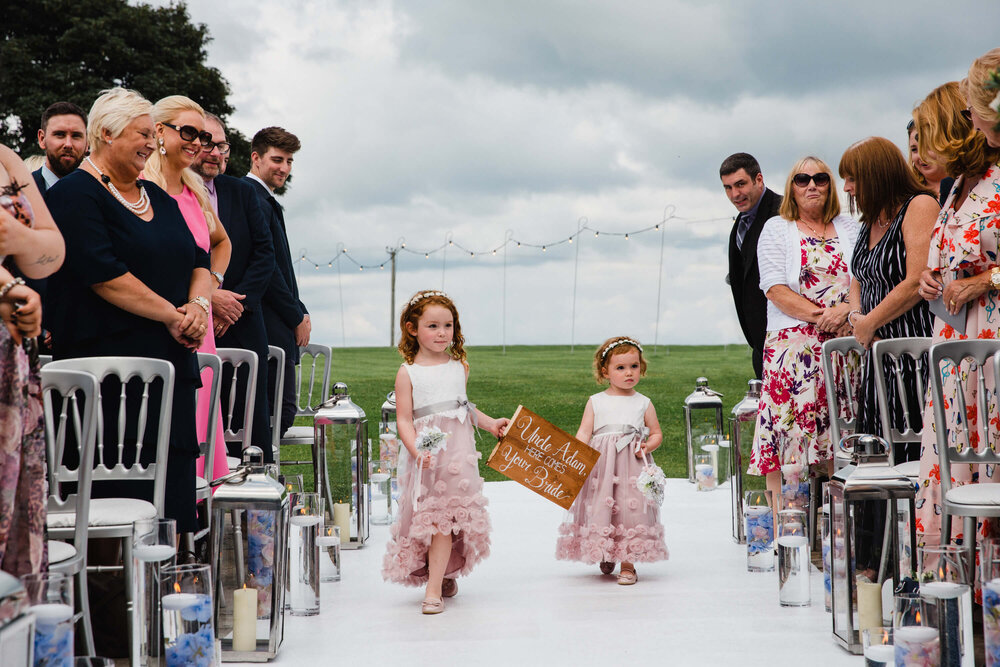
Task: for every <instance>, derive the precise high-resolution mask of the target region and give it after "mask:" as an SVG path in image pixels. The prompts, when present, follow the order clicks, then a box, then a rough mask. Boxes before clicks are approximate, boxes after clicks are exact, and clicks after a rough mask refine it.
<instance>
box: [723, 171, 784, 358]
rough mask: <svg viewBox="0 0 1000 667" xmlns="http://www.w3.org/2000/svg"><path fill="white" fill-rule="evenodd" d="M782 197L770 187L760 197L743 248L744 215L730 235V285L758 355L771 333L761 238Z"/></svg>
mask: <svg viewBox="0 0 1000 667" xmlns="http://www.w3.org/2000/svg"><path fill="white" fill-rule="evenodd" d="M780 207H781V195H779V194H776V193H774V192H772V191H771V190H770V189H769V188H767V189H765V190H764V194H762V195H761V196H760V206H758V208H757V217H755V218H754V221H753V224H752V225H750V229H748V230H747V233H746V236H744V237H743V247H742V248H737V247H736V230H737V229H738V228H739V225H740V219H741V218H742V217H743V215H744V214H743V213H741V214H739V215H738V216H736V222H735V223H734V224H733V230H732V232H730V234H729V286H730V288H731V289H732V291H733V303H734V304H735V305H736V315H737V316H738V317H739V320H740V327H741V328H742V329H743V336H744V337H745V338H746V339H747V343H749V344H750V347H752V348H753V349H754V350H755V351H756V352H757V353H758V354H759V353H760V351H761V350H763V349H764V335H765V333H766V332H767V297H765V296H764V293H763V292H762V291H760V268H759V266H758V265H757V239H758V238H759V237H760V231H761V230H762V229H763V228H764V223H766V222H767V221H768V220H770V219H771V218H773V217H774V216H776V215H778V208H780Z"/></svg>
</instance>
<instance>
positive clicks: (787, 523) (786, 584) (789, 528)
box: [778, 510, 810, 607]
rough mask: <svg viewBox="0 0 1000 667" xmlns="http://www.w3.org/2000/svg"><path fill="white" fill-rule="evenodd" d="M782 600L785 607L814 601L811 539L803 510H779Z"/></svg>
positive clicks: (779, 598) (803, 604) (780, 587)
mask: <svg viewBox="0 0 1000 667" xmlns="http://www.w3.org/2000/svg"><path fill="white" fill-rule="evenodd" d="M778 602H779V603H780V604H781V606H782V607H807V606H809V603H810V596H809V538H808V537H806V513H805V512H803V511H801V510H782V511H780V512H778Z"/></svg>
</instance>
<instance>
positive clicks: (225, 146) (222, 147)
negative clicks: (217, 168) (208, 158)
mask: <svg viewBox="0 0 1000 667" xmlns="http://www.w3.org/2000/svg"><path fill="white" fill-rule="evenodd" d="M216 148H218V149H219V155H229V142H228V141H220V142H219V143H217V144H216V143H213V142H211V141H210V142H208V143H207V144H204V143H203V144H202V146H201V150H202V152H205V153H211V152H212V151H213V150H215V149H216Z"/></svg>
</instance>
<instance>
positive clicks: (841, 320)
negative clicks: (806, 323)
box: [812, 302, 851, 336]
mask: <svg viewBox="0 0 1000 667" xmlns="http://www.w3.org/2000/svg"><path fill="white" fill-rule="evenodd" d="M850 312H851V304H849V303H847V302H844V303H839V304H837V305H836V306H831V307H829V308H817V309H816V310H814V311H813V312H812V315H813V317H815V318H816V320H815V324H816V328H817V329H819V330H820V331H828V332H830V333H832V334H834V335H835V336H850V335H851V325H850V324H849V323H848V321H847V315H848V314H849V313H850Z"/></svg>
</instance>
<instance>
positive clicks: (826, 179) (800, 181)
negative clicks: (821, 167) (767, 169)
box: [792, 171, 830, 188]
mask: <svg viewBox="0 0 1000 667" xmlns="http://www.w3.org/2000/svg"><path fill="white" fill-rule="evenodd" d="M809 181H812V182H813V183H815V184H816V187H819V188H821V187H823V186H824V185H829V183H830V174H828V173H826V172H825V171H821V172H819V173H818V174H795V175H794V176H792V183H795V185H797V186H799V187H801V188H804V187H806V186H808V185H809Z"/></svg>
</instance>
